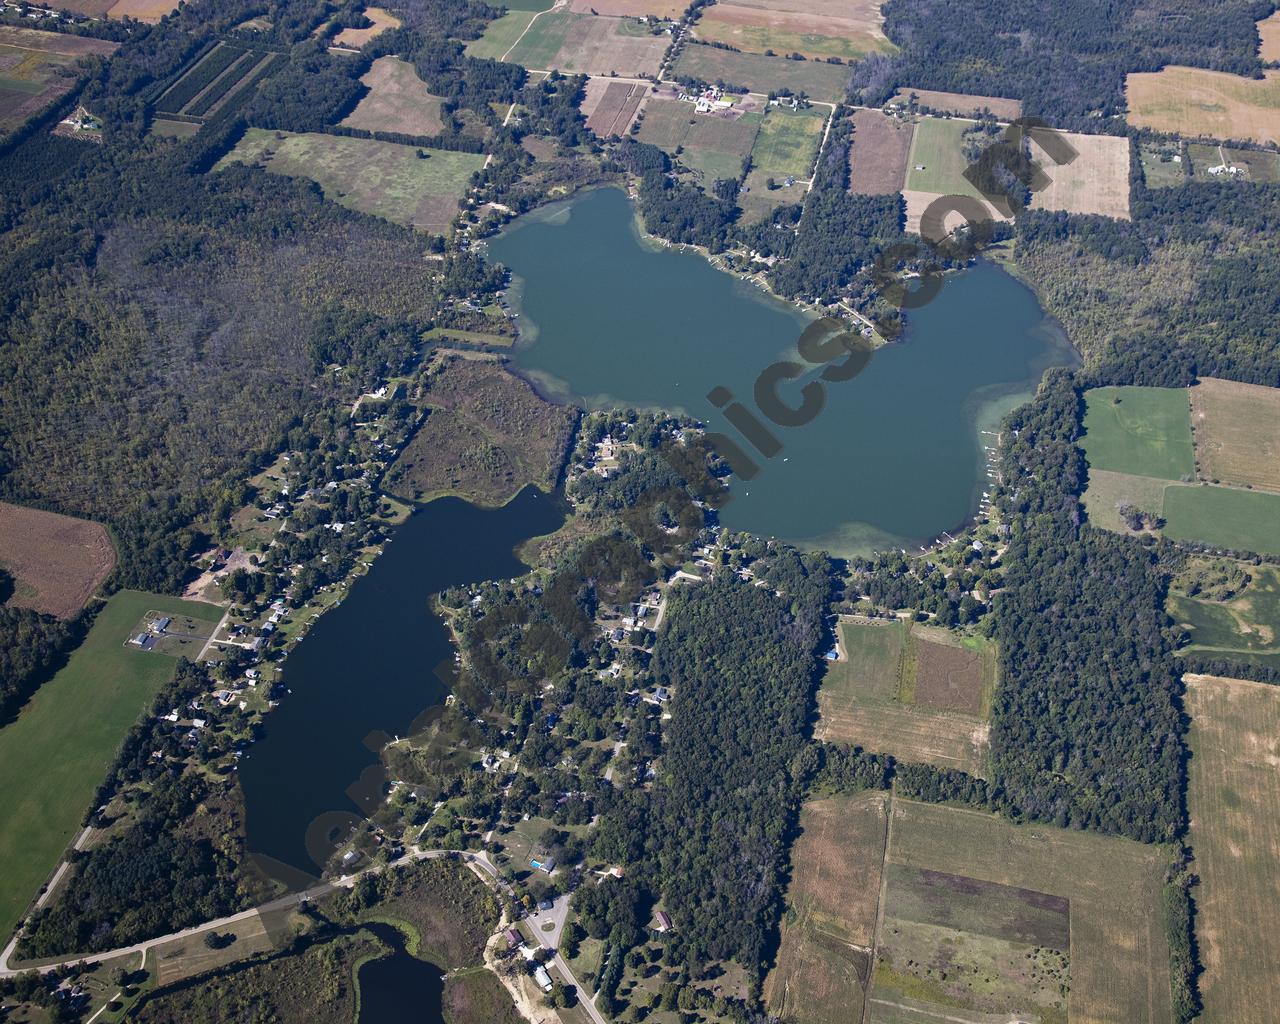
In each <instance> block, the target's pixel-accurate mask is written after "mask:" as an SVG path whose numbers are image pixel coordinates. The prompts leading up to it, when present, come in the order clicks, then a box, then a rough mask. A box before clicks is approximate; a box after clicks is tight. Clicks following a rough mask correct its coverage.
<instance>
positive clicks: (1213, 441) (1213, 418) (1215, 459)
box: [1190, 377, 1280, 491]
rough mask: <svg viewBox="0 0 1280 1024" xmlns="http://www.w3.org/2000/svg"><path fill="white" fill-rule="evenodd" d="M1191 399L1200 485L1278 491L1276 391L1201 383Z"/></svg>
mask: <svg viewBox="0 0 1280 1024" xmlns="http://www.w3.org/2000/svg"><path fill="white" fill-rule="evenodd" d="M1190 394H1191V427H1192V430H1193V431H1194V433H1195V453H1196V460H1197V462H1198V463H1199V470H1200V477H1201V479H1204V480H1210V481H1214V482H1218V481H1221V482H1222V483H1224V484H1234V485H1237V486H1240V487H1257V488H1261V489H1262V490H1267V491H1280V388H1268V387H1263V386H1261V385H1258V384H1241V383H1238V382H1236V381H1229V380H1217V379H1215V378H1213V377H1204V378H1201V380H1200V383H1198V384H1197V385H1195V387H1193V388H1191V389H1190Z"/></svg>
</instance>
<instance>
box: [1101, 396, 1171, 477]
mask: <svg viewBox="0 0 1280 1024" xmlns="http://www.w3.org/2000/svg"><path fill="white" fill-rule="evenodd" d="M1084 398H1085V414H1084V432H1085V433H1084V438H1083V439H1082V442H1081V443H1082V446H1083V447H1084V452H1085V456H1086V457H1087V458H1088V460H1089V468H1090V469H1091V470H1094V469H1102V470H1110V471H1112V472H1115V473H1132V474H1134V475H1135V476H1148V477H1155V478H1157V479H1160V480H1181V479H1187V480H1190V479H1191V478H1192V477H1193V476H1194V475H1195V471H1196V459H1195V453H1194V451H1193V449H1192V444H1191V406H1190V402H1189V400H1188V398H1187V392H1186V391H1185V390H1184V389H1182V388H1142V387H1119V388H1094V389H1093V390H1092V391H1088V392H1086V393H1085V396H1084Z"/></svg>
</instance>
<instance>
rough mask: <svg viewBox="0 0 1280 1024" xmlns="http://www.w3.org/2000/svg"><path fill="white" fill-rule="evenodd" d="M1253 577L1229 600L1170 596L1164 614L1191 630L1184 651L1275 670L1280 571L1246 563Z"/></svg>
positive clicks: (1279, 656) (1279, 643) (1279, 661)
mask: <svg viewBox="0 0 1280 1024" xmlns="http://www.w3.org/2000/svg"><path fill="white" fill-rule="evenodd" d="M1246 568H1247V571H1248V573H1249V575H1250V576H1251V577H1252V579H1251V580H1250V582H1249V585H1248V587H1247V588H1245V590H1244V592H1243V593H1241V594H1240V595H1239V596H1237V597H1235V598H1233V599H1231V600H1229V601H1211V600H1207V599H1205V598H1203V597H1189V596H1187V595H1186V594H1179V593H1175V592H1170V594H1169V600H1168V612H1169V615H1170V617H1172V618H1173V620H1174V621H1175V622H1177V623H1178V624H1179V625H1181V626H1184V627H1186V628H1187V629H1189V630H1190V632H1191V641H1192V642H1191V647H1190V648H1189V650H1193V651H1199V652H1203V653H1205V654H1225V655H1229V656H1230V657H1231V658H1232V659H1233V660H1238V661H1246V662H1249V663H1251V664H1256V665H1274V666H1276V667H1277V668H1280V637H1277V635H1276V632H1277V630H1278V629H1280V569H1276V568H1275V567H1274V566H1268V565H1258V566H1254V565H1250V566H1247V567H1246Z"/></svg>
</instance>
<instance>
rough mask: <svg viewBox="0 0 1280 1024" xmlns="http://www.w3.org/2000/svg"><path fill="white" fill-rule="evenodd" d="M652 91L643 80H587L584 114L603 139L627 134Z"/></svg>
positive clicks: (583, 98)
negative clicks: (643, 101) (633, 81)
mask: <svg viewBox="0 0 1280 1024" xmlns="http://www.w3.org/2000/svg"><path fill="white" fill-rule="evenodd" d="M648 91H649V86H648V85H642V84H639V83H632V82H610V81H608V80H607V79H603V78H589V79H587V86H586V89H585V90H584V91H583V97H582V113H583V116H584V117H586V119H587V127H588V128H590V129H591V130H592V131H593V132H595V133H596V135H597V136H598V137H599V138H602V139H607V138H608V137H609V136H611V135H626V134H627V131H628V129H630V127H631V122H632V121H634V120H635V117H636V111H637V110H638V109H639V108H640V101H641V100H643V99H644V97H645V95H646V93H648Z"/></svg>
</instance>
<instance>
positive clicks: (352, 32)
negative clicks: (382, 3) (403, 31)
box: [333, 7, 400, 49]
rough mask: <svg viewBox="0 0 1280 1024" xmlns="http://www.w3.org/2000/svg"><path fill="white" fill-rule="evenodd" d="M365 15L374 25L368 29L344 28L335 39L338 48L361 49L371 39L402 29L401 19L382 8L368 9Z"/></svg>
mask: <svg viewBox="0 0 1280 1024" xmlns="http://www.w3.org/2000/svg"><path fill="white" fill-rule="evenodd" d="M364 14H365V17H366V18H368V19H369V20H370V21H371V22H373V24H372V25H370V26H369V27H368V28H344V29H343V30H342V31H341V32H339V33H338V34H337V35H336V36H334V37H333V41H334V42H335V43H336V44H337V45H338V46H354V47H355V48H356V49H359V48H360V47H361V46H364V44H365V43H367V42H368V41H369V40H370V39H373V38H374V37H375V36H380V35H382V33H383V32H385V31H386V30H387V29H389V28H399V27H400V19H399V18H397V17H396V16H395V15H394V14H392V13H391V12H390V11H384V10H383V9H382V8H381V7H366V8H365V9H364Z"/></svg>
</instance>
